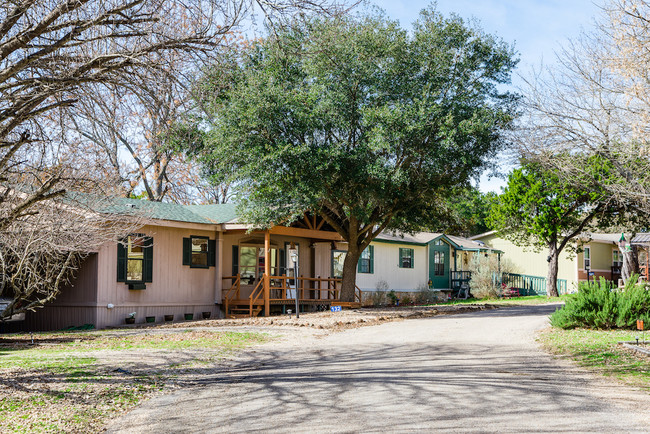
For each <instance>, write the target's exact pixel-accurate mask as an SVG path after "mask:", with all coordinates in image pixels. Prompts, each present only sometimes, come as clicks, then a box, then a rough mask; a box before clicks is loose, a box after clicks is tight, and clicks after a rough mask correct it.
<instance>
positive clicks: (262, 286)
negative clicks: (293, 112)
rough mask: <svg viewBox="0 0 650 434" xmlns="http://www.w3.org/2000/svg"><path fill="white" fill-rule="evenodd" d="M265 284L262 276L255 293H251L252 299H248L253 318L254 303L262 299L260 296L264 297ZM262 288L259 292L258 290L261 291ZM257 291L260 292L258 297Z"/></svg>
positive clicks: (254, 290)
mask: <svg viewBox="0 0 650 434" xmlns="http://www.w3.org/2000/svg"><path fill="white" fill-rule="evenodd" d="M263 283H264V276H262V278H261V279H260V281H259V282H258V283H257V286H255V288H254V289H253V292H251V295H250V297H248V305H249V309H250V310H249V312H250V315H251V317H252V316H253V303H255V302H256V301H257V300H258V299H259V298H260V295H262V293H263V292H264V291H263V289H264V285H263ZM260 288H261V289H262V290H260V291H258V289H260ZM256 291H257V292H258V294H257V295H255V292H256ZM267 315H268V313H267Z"/></svg>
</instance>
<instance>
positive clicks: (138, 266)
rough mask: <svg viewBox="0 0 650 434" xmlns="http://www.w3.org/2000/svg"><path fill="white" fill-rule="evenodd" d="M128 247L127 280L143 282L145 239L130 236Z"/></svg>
mask: <svg viewBox="0 0 650 434" xmlns="http://www.w3.org/2000/svg"><path fill="white" fill-rule="evenodd" d="M126 248H127V250H126V281H127V282H143V281H144V275H143V273H142V271H143V268H144V267H143V263H144V239H143V238H140V237H135V236H129V237H127V247H126Z"/></svg>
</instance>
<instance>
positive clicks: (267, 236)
mask: <svg viewBox="0 0 650 434" xmlns="http://www.w3.org/2000/svg"><path fill="white" fill-rule="evenodd" d="M270 276H271V232H269V230H268V229H267V230H266V231H265V232H264V315H265V316H271V303H270V302H269V299H270V298H271V279H270V278H269V277H270Z"/></svg>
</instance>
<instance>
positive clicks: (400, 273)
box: [357, 242, 429, 291]
mask: <svg viewBox="0 0 650 434" xmlns="http://www.w3.org/2000/svg"><path fill="white" fill-rule="evenodd" d="M372 245H373V246H374V248H375V254H374V273H372V274H367V273H357V285H358V286H359V288H361V289H362V290H364V291H375V290H376V288H377V283H379V282H380V281H381V280H385V281H386V283H388V287H389V289H392V290H395V291H417V289H418V287H420V286H422V285H426V284H427V281H428V280H429V277H428V275H429V273H428V271H427V270H428V256H427V250H428V249H427V246H416V245H409V244H393V243H382V242H373V243H372ZM400 247H402V248H408V249H413V254H414V263H413V268H400V267H399V249H400Z"/></svg>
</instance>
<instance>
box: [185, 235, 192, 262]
mask: <svg viewBox="0 0 650 434" xmlns="http://www.w3.org/2000/svg"><path fill="white" fill-rule="evenodd" d="M191 264H192V239H191V238H183V265H191Z"/></svg>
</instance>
